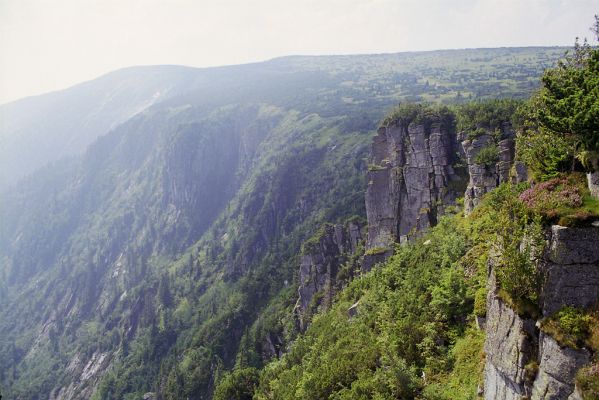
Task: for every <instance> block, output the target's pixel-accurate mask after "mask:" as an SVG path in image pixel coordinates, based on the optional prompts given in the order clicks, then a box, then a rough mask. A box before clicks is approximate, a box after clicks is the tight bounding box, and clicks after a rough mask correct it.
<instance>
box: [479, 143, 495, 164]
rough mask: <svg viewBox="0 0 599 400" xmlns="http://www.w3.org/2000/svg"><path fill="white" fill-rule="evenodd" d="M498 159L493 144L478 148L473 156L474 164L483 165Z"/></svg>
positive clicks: (493, 162)
mask: <svg viewBox="0 0 599 400" xmlns="http://www.w3.org/2000/svg"><path fill="white" fill-rule="evenodd" d="M498 160H499V150H498V149H497V146H495V145H494V144H491V145H488V146H485V147H483V148H482V149H480V151H479V152H478V153H477V154H476V156H474V163H475V164H483V165H484V166H485V167H490V166H491V165H494V164H495V163H496V162H497V161H498Z"/></svg>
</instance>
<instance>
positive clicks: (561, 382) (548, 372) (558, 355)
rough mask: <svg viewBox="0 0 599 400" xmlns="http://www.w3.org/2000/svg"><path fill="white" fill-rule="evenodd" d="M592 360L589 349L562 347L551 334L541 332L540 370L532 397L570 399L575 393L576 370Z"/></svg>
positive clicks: (547, 399) (543, 399) (546, 399)
mask: <svg viewBox="0 0 599 400" xmlns="http://www.w3.org/2000/svg"><path fill="white" fill-rule="evenodd" d="M590 360H591V355H590V352H589V351H588V350H586V349H580V350H577V349H571V348H569V347H562V346H560V345H559V344H558V343H557V342H556V341H555V339H553V338H552V337H551V336H549V335H547V334H545V333H544V332H541V335H540V341H539V372H538V374H537V377H536V379H535V381H534V386H533V389H532V398H533V399H539V400H550V399H570V396H572V395H573V394H574V389H575V387H574V386H575V385H574V379H575V378H576V372H578V370H579V369H580V368H581V367H582V366H583V365H585V364H587V363H589V362H590Z"/></svg>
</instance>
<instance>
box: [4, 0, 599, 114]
mask: <svg viewBox="0 0 599 400" xmlns="http://www.w3.org/2000/svg"><path fill="white" fill-rule="evenodd" d="M596 13H599V4H598V3H597V0H95V1H92V0H0V104H2V103H6V102H9V101H12V100H15V99H18V98H22V97H26V96H31V95H35V94H41V93H44V92H48V91H52V90H57V89H62V88H65V87H68V86H71V85H74V84H76V83H79V82H82V81H85V80H89V79H93V78H95V77H98V76H100V75H102V74H104V73H107V72H110V71H113V70H116V69H119V68H123V67H128V66H132V65H150V64H177V65H188V66H195V67H208V66H217V65H228V64H241V63H248V62H255V61H263V60H267V59H270V58H274V57H279V56H285V55H294V54H305V55H316V54H357V53H394V52H401V51H419V50H436V49H454V48H474V47H504V46H553V45H572V44H573V42H574V38H575V37H577V36H579V37H585V36H586V37H591V33H590V31H589V29H588V28H589V26H590V25H591V24H592V22H593V15H594V14H596Z"/></svg>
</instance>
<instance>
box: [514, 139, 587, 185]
mask: <svg viewBox="0 0 599 400" xmlns="http://www.w3.org/2000/svg"><path fill="white" fill-rule="evenodd" d="M516 149H517V150H516V154H517V157H518V159H520V160H521V161H522V162H524V163H525V164H526V165H527V166H528V167H529V169H530V171H531V174H532V178H533V179H535V180H536V181H541V182H542V181H546V180H548V179H551V178H555V177H557V176H558V175H559V174H560V173H563V172H566V171H568V170H570V169H571V166H572V162H573V159H574V152H575V146H574V143H573V142H572V140H570V139H569V138H566V137H563V136H556V135H555V134H553V133H550V132H547V131H545V130H529V131H521V132H520V133H519V134H518V136H516Z"/></svg>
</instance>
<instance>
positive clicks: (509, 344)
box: [484, 271, 537, 400]
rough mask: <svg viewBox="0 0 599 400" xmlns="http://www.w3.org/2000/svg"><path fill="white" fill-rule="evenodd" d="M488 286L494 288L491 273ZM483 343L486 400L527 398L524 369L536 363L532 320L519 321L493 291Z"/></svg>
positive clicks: (529, 383)
mask: <svg viewBox="0 0 599 400" xmlns="http://www.w3.org/2000/svg"><path fill="white" fill-rule="evenodd" d="M489 282H490V285H491V287H492V288H494V287H495V278H494V274H493V272H492V271H491V275H490V280H489ZM485 330H486V336H487V338H486V341H485V354H486V363H485V372H484V376H485V396H484V398H485V399H486V400H520V399H522V398H523V397H526V396H530V393H531V392H532V380H531V378H530V376H529V375H527V371H526V366H527V364H529V363H530V362H531V361H534V360H536V351H537V350H536V349H537V342H536V333H535V321H534V320H532V319H528V318H522V317H521V316H519V315H518V314H517V313H516V312H515V311H514V310H512V309H511V308H510V307H509V306H508V305H507V304H505V302H503V300H501V299H500V298H499V297H497V295H496V292H495V290H489V294H488V296H487V321H486V327H485Z"/></svg>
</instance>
